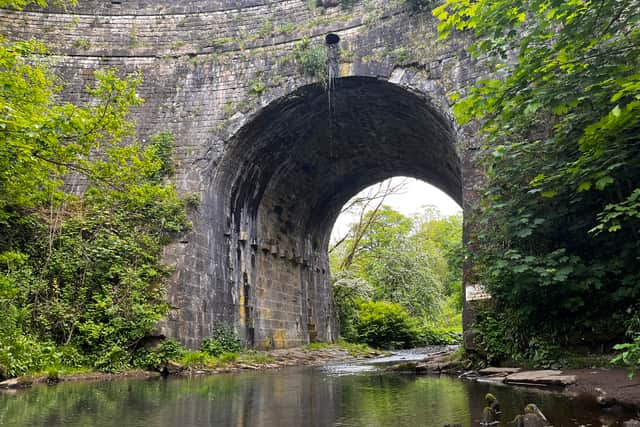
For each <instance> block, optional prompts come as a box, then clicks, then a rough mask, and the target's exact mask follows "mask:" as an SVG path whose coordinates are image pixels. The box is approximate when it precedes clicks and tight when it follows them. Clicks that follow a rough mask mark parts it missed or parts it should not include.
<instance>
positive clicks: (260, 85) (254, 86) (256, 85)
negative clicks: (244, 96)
mask: <svg viewBox="0 0 640 427" xmlns="http://www.w3.org/2000/svg"><path fill="white" fill-rule="evenodd" d="M266 88H267V86H266V85H265V84H264V82H263V81H262V80H260V79H255V80H253V81H252V82H251V83H250V84H249V93H250V94H251V95H253V96H260V95H261V94H262V92H264V90H265V89H266Z"/></svg>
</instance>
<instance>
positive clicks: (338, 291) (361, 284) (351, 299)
mask: <svg viewBox="0 0 640 427" xmlns="http://www.w3.org/2000/svg"><path fill="white" fill-rule="evenodd" d="M332 289H333V304H334V307H335V310H336V316H337V318H338V324H339V325H340V336H341V337H343V338H344V339H346V340H348V341H356V340H357V339H358V334H357V331H356V322H357V320H358V314H359V313H358V305H359V303H361V302H363V301H369V300H371V297H372V295H373V287H372V286H371V285H370V284H369V283H367V282H366V281H365V280H363V279H361V278H359V277H354V275H353V274H352V273H350V272H348V271H339V272H337V273H336V274H335V275H334V282H333V288H332Z"/></svg>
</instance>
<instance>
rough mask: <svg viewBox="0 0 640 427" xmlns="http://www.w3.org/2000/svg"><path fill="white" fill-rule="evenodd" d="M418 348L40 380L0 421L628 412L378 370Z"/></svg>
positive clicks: (308, 422) (414, 418)
mask: <svg viewBox="0 0 640 427" xmlns="http://www.w3.org/2000/svg"><path fill="white" fill-rule="evenodd" d="M422 357H424V353H420V352H415V351H414V352H411V351H408V352H399V353H397V354H394V355H393V356H392V357H386V358H380V359H375V360H369V361H357V362H350V363H333V364H328V365H325V366H321V367H294V368H283V369H279V370H267V371H250V372H241V373H232V374H220V375H213V376H201V377H191V378H168V379H162V378H154V379H129V380H117V381H111V382H69V383H61V384H58V385H56V386H47V385H37V386H34V387H32V388H30V389H26V390H19V391H17V392H13V393H8V392H3V393H0V425H2V426H12V427H21V426H99V427H106V426H117V427H130V426H131V427H133V426H140V427H142V426H145V427H146V426H149V427H161V426H162V427H164V426H181V427H196V426H198V427H200V426H252V427H253V426H256V427H294V426H354V427H355V426H358V427H360V426H362V427H365V426H366V427H378V426H379V427H383V426H385V427H386V426H393V427H398V426H410V427H417V426H433V427H442V426H444V425H445V424H453V423H458V424H461V425H463V426H465V427H468V426H479V425H480V417H481V413H482V409H483V407H484V395H485V394H486V393H487V392H491V393H493V394H494V395H495V396H496V397H497V398H498V400H499V401H500V403H501V406H502V412H503V413H502V415H501V420H502V421H503V422H501V423H500V426H507V425H513V424H509V423H508V421H511V420H513V418H514V417H515V416H516V415H517V414H518V413H521V412H522V409H523V408H524V406H525V405H526V404H528V403H535V404H536V405H538V407H540V408H541V409H542V411H543V412H544V413H545V414H546V415H547V417H548V418H549V420H550V421H551V422H552V423H553V425H554V426H556V427H559V426H581V425H584V426H602V425H608V426H620V425H622V420H625V419H628V418H629V415H628V414H621V413H605V412H603V411H602V410H601V409H600V408H599V407H598V406H597V405H596V404H595V402H593V401H590V400H587V399H583V398H578V397H571V396H566V395H563V394H561V393H559V392H555V391H547V390H544V391H540V390H535V389H523V388H514V387H505V386H497V385H493V384H481V383H476V382H473V381H468V380H461V379H458V378H456V377H452V376H445V375H441V376H437V375H422V376H417V375H415V374H403V373H391V372H385V369H384V368H385V366H386V365H387V364H389V363H392V362H397V361H398V360H418V359H421V358H422Z"/></svg>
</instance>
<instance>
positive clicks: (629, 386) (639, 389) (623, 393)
mask: <svg viewBox="0 0 640 427" xmlns="http://www.w3.org/2000/svg"><path fill="white" fill-rule="evenodd" d="M388 369H389V370H392V371H397V372H414V373H416V374H445V375H456V376H458V377H460V378H464V379H467V380H469V381H477V382H483V383H490V384H496V385H504V386H510V387H530V388H538V389H545V390H555V391H558V392H561V393H564V394H568V395H573V396H578V395H581V396H586V397H590V398H593V399H594V400H596V401H597V402H598V403H599V404H600V406H601V407H602V408H605V409H607V410H611V409H613V410H615V407H616V406H624V407H627V408H634V409H636V410H638V411H639V414H638V415H639V416H640V373H636V375H635V376H634V377H633V378H629V369H626V368H620V367H591V368H581V369H564V370H549V369H521V368H511V367H488V368H484V369H479V370H474V369H469V368H465V367H464V366H463V364H462V361H461V360H460V359H459V358H457V357H456V353H455V352H454V351H452V350H451V349H446V350H443V351H439V352H434V353H431V354H429V355H427V356H426V357H425V358H423V359H422V360H418V361H409V362H400V363H397V364H395V365H393V366H391V367H389V368H388Z"/></svg>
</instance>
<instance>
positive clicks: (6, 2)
mask: <svg viewBox="0 0 640 427" xmlns="http://www.w3.org/2000/svg"><path fill="white" fill-rule="evenodd" d="M77 2H78V1H77V0H54V1H53V3H54V4H62V5H64V6H73V5H75V4H76V3H77ZM31 4H35V5H38V6H40V7H46V6H47V1H46V0H0V7H10V8H13V9H17V10H21V9H22V8H23V7H25V6H29V5H31Z"/></svg>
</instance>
